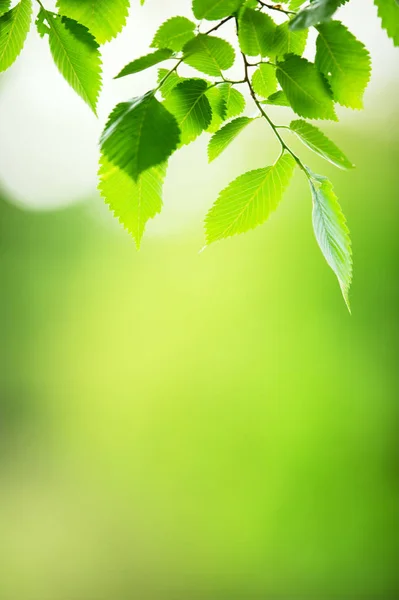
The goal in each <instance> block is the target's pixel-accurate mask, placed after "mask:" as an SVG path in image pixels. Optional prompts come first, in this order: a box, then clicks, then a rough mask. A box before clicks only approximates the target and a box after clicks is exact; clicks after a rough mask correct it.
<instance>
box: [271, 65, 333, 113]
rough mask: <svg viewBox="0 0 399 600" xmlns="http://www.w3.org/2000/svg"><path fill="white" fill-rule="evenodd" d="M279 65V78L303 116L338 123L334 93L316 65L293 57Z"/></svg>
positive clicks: (294, 108) (291, 102)
mask: <svg viewBox="0 0 399 600" xmlns="http://www.w3.org/2000/svg"><path fill="white" fill-rule="evenodd" d="M277 66H278V69H277V79H278V80H279V83H280V85H281V87H282V88H283V91H284V92H285V94H286V96H287V98H288V101H289V103H290V104H291V106H292V109H293V110H294V111H295V112H296V113H297V114H298V115H299V116H301V117H310V118H312V119H332V120H334V121H336V120H337V117H336V115H335V110H334V104H333V100H332V98H331V93H330V92H329V90H328V87H327V85H326V82H325V81H324V79H323V76H322V75H321V74H320V73H319V71H318V70H317V69H316V67H315V65H314V64H313V63H310V62H308V61H307V60H306V59H305V58H300V57H299V56H295V55H293V54H291V55H290V56H288V57H287V58H286V60H285V61H284V62H280V63H278V65H277Z"/></svg>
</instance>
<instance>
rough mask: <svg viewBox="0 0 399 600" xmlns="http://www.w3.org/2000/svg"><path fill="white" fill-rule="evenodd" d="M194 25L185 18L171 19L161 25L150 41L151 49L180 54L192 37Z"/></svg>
mask: <svg viewBox="0 0 399 600" xmlns="http://www.w3.org/2000/svg"><path fill="white" fill-rule="evenodd" d="M194 30H195V23H193V22H192V21H190V19H186V17H172V18H171V19H168V20H167V21H165V23H163V24H162V25H161V26H160V28H159V29H158V31H157V32H156V34H155V37H154V39H153V40H152V44H151V47H152V48H170V49H171V50H174V51H175V52H180V50H182V49H183V46H184V44H186V43H187V42H188V41H189V40H191V39H192V38H193V37H194V35H195V34H194Z"/></svg>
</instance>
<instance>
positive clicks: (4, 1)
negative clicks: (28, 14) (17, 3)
mask: <svg viewBox="0 0 399 600" xmlns="http://www.w3.org/2000/svg"><path fill="white" fill-rule="evenodd" d="M10 6H11V0H0V16H1V15H4V13H5V12H7V11H9V10H10Z"/></svg>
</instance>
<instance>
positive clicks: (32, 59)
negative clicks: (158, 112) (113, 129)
mask: <svg viewBox="0 0 399 600" xmlns="http://www.w3.org/2000/svg"><path fill="white" fill-rule="evenodd" d="M44 3H45V4H46V7H47V8H49V9H52V8H53V7H54V2H53V1H52V0H47V2H44ZM190 4H191V2H190V0H174V1H173V2H169V1H167V0H147V2H146V5H145V6H144V7H140V5H139V1H138V0H133V1H132V7H131V11H130V17H129V20H128V24H127V27H126V28H125V29H124V31H123V32H122V34H121V35H120V36H119V37H118V38H116V39H115V40H113V41H112V42H111V43H109V44H107V45H105V46H104V47H103V63H104V86H103V92H102V95H101V99H100V103H99V119H98V120H97V119H96V118H95V117H94V115H93V114H92V113H91V111H90V109H89V108H88V107H87V106H86V104H85V103H84V102H83V101H82V100H81V99H80V98H79V97H78V96H77V95H76V94H75V92H74V91H73V90H72V89H71V88H70V87H69V86H68V84H67V83H66V82H65V81H64V80H63V78H62V76H61V75H60V74H59V72H58V70H57V68H56V67H55V65H54V63H53V61H52V58H51V56H50V51H49V47H48V42H47V40H46V39H41V38H39V36H38V34H37V33H36V30H35V28H34V27H32V30H31V32H30V34H29V36H28V40H27V43H26V46H25V49H24V51H23V53H22V54H21V56H20V57H19V58H18V60H17V62H16V63H15V64H14V65H13V66H12V68H11V69H10V70H9V71H8V72H7V73H5V74H3V75H1V77H0V185H1V187H2V188H4V189H5V191H6V192H7V193H8V194H9V195H10V196H11V199H13V200H14V201H15V202H16V203H17V204H18V205H20V206H25V207H26V208H31V209H36V210H37V209H52V208H56V207H59V206H64V205H66V204H70V203H73V202H76V201H79V200H82V199H85V198H87V197H88V196H93V194H94V193H95V189H96V186H97V175H96V172H97V159H98V146H97V144H98V138H99V135H100V133H101V130H102V128H103V125H104V122H105V120H106V117H107V115H108V113H109V112H110V110H111V109H112V107H113V106H114V105H115V104H116V103H117V102H120V101H124V100H127V99H128V98H130V97H132V96H137V95H140V94H142V93H144V92H145V91H147V90H148V89H151V87H153V85H154V81H155V78H156V70H157V68H156V67H154V68H153V69H151V70H149V71H147V72H145V73H141V74H139V75H133V76H131V77H127V78H125V79H122V80H117V81H113V79H112V78H113V76H114V75H115V74H116V73H118V72H119V70H120V69H121V68H122V67H123V66H124V65H125V64H126V63H128V62H130V61H131V60H133V59H134V58H137V57H139V56H141V55H142V54H145V53H146V52H147V51H148V47H149V44H150V43H151V39H152V36H153V34H154V32H155V30H156V28H157V27H158V26H159V25H160V24H161V23H162V22H163V21H164V20H165V19H166V18H168V17H171V16H174V15H177V14H181V15H186V16H188V17H190V12H191V11H190ZM340 18H342V20H343V21H344V22H345V24H346V25H347V26H348V27H349V28H350V29H351V31H353V33H354V34H355V35H356V36H357V37H358V38H359V39H360V40H362V41H363V42H364V43H365V44H366V46H367V47H368V48H369V50H370V52H371V56H372V61H373V76H372V81H371V84H370V87H369V89H368V91H367V95H366V103H365V105H366V112H365V116H361V115H360V113H359V112H358V111H348V110H345V109H344V110H342V111H340V116H341V119H343V121H344V122H347V120H348V119H350V120H352V121H353V123H355V121H356V120H357V121H359V120H361V119H363V120H362V121H361V122H363V123H368V124H370V123H371V122H373V119H374V120H375V119H383V118H384V114H382V115H381V111H377V108H378V107H381V106H384V111H383V113H389V109H388V108H387V102H388V103H389V100H387V97H386V95H384V97H383V98H382V97H381V96H382V94H381V90H382V89H383V88H385V87H387V86H392V84H393V82H395V80H396V81H397V80H398V71H399V70H398V58H399V50H398V49H396V50H395V49H394V47H393V44H392V42H391V40H389V39H388V38H387V36H386V35H385V32H383V31H382V30H381V28H380V23H379V20H378V18H377V14H376V9H375V7H374V5H373V1H372V0H352V1H351V2H350V3H349V5H347V6H345V7H343V8H342V9H341V11H340ZM219 34H220V35H223V36H224V37H226V39H230V31H229V29H228V27H226V28H223V29H221V30H220V31H219ZM311 52H312V48H310V53H311ZM310 56H311V54H310ZM236 74H237V75H238V76H240V72H239V71H238V72H236ZM233 76H234V73H233ZM395 102H396V101H395V99H394V98H393V99H392V105H391V106H392V108H391V109H390V112H391V113H392V110H394V107H395ZM251 112H252V111H251V110H250V113H251ZM376 112H378V117H376ZM338 126H339V125H338ZM265 135H269V134H267V132H266V130H265ZM198 147H199V149H198ZM199 152H201V155H202V154H203V155H204V157H201V158H199ZM184 153H185V156H182V154H184ZM179 155H180V156H179V160H181V161H182V162H181V164H182V165H183V167H189V166H190V165H192V164H193V161H194V162H196V161H197V159H198V161H200V162H199V166H200V167H201V165H202V163H203V164H204V165H205V164H206V158H205V145H204V144H203V143H201V142H200V143H199V146H198V145H197V148H195V149H194V150H192V149H191V146H190V147H189V148H185V149H183V150H182V151H180V152H179ZM171 162H173V161H171ZM196 166H197V165H196ZM208 168H209V167H208ZM220 168H221V167H219V169H220ZM171 170H172V171H173V165H171ZM182 171H184V168H183V169H181V170H180V174H181V173H182ZM189 171H190V169H189V168H188V169H187V168H186V178H189V177H191V176H190V173H189ZM213 173H214V171H213ZM182 177H183V176H182V175H180V176H178V177H177V176H176V175H175V177H174V183H175V185H177V186H180V190H179V189H178V190H177V192H176V195H179V196H180V200H181V193H179V191H180V192H181V191H183V190H182V186H183V187H184V183H183V182H182ZM202 181H203V180H202ZM190 185H192V182H191V184H190ZM203 185H204V186H205V187H206V186H207V185H208V183H205V184H203ZM194 195H195V194H194ZM180 208H181V207H180ZM185 210H186V211H187V210H188V208H185V207H183V213H184V211H185Z"/></svg>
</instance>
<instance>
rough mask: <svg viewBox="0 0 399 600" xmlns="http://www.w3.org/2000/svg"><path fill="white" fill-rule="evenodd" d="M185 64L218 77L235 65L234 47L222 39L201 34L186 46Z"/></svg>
mask: <svg viewBox="0 0 399 600" xmlns="http://www.w3.org/2000/svg"><path fill="white" fill-rule="evenodd" d="M183 52H184V59H183V60H184V62H185V63H186V64H187V65H190V67H194V69H197V70H198V71H201V73H206V74H207V75H212V76H213V77H218V76H220V74H221V71H224V70H226V69H230V67H232V66H233V63H234V58H235V54H234V50H233V47H232V46H231V45H230V44H229V43H228V42H226V40H222V39H221V38H218V37H215V36H210V35H206V34H204V33H200V34H199V35H197V36H196V37H195V38H194V39H192V40H190V41H189V42H187V44H185V46H184V48H183Z"/></svg>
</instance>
